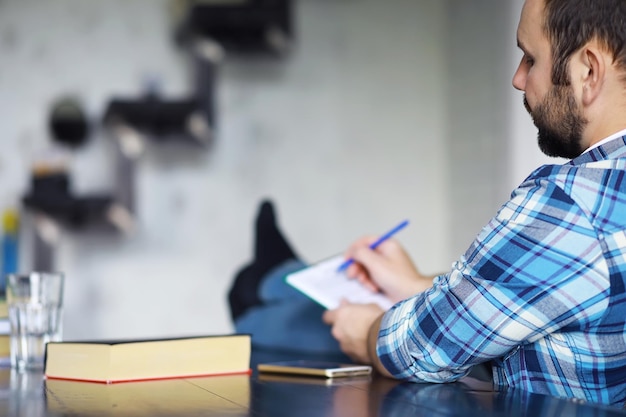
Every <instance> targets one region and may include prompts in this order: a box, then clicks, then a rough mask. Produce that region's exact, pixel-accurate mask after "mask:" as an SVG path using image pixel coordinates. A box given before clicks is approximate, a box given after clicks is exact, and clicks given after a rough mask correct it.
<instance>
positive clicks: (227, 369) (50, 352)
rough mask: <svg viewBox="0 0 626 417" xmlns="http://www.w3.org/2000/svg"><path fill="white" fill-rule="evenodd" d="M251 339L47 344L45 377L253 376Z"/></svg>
mask: <svg viewBox="0 0 626 417" xmlns="http://www.w3.org/2000/svg"><path fill="white" fill-rule="evenodd" d="M250 356H251V341H250V335H243V334H242V335H223V336H202V337H186V338H172V339H158V340H156V339H154V340H138V341H117V342H110V341H108V342H107V341H101V342H52V343H48V345H47V346H46V364H45V375H46V377H47V378H57V379H75V380H82V381H93V382H103V383H115V382H128V381H139V380H151V379H165V378H183V377H192V376H206V375H224V374H236V373H250Z"/></svg>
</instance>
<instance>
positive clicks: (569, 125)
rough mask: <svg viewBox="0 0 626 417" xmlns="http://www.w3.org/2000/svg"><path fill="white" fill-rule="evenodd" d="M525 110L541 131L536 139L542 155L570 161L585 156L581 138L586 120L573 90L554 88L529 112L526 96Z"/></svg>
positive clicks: (569, 88)
mask: <svg viewBox="0 0 626 417" xmlns="http://www.w3.org/2000/svg"><path fill="white" fill-rule="evenodd" d="M524 107H526V110H527V111H528V113H530V116H531V117H532V119H533V122H534V123H535V126H536V127H537V130H538V131H539V132H538V135H537V138H538V142H539V149H541V151H542V152H543V153H545V154H546V155H548V156H557V157H562V158H570V159H571V158H575V157H577V156H579V155H580V154H582V153H583V152H584V150H585V149H584V148H583V145H582V135H583V129H584V128H585V125H586V124H587V120H585V118H584V117H583V115H582V114H581V112H580V109H579V107H578V104H577V103H576V99H575V97H574V92H573V90H572V87H571V86H559V85H557V86H553V87H552V88H551V89H550V91H548V93H547V94H546V96H545V98H544V99H543V101H542V102H541V103H539V104H538V105H537V106H536V107H535V109H531V108H530V105H529V104H528V101H527V100H526V96H524Z"/></svg>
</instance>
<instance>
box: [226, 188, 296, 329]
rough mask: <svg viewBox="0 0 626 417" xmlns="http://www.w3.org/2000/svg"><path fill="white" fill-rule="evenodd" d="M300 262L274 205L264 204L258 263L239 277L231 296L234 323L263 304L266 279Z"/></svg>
mask: <svg viewBox="0 0 626 417" xmlns="http://www.w3.org/2000/svg"><path fill="white" fill-rule="evenodd" d="M296 258H297V256H296V254H295V253H294V252H293V250H292V249H291V247H290V246H289V244H288V243H287V241H286V240H285V238H284V237H283V235H282V233H281V232H280V230H279V229H278V225H277V224H276V216H275V214H274V208H273V206H272V203H271V202H270V201H268V200H265V201H263V202H262V203H261V205H260V206H259V211H258V214H257V218H256V222H255V240H254V259H253V260H252V262H251V263H249V264H248V265H246V266H245V267H243V268H242V269H241V270H240V271H239V272H238V273H237V274H236V276H235V280H234V282H233V286H232V287H231V289H230V291H229V293H228V302H229V306H230V313H231V317H232V319H233V321H234V320H236V319H237V318H238V317H239V316H240V315H241V314H243V313H244V312H245V311H246V310H247V309H248V308H250V307H252V306H255V305H259V304H261V299H260V298H259V286H260V284H261V281H262V280H263V278H264V277H265V275H266V274H267V273H268V272H269V271H270V270H271V269H272V268H274V267H276V266H278V265H280V264H281V263H283V262H284V261H286V260H289V259H296Z"/></svg>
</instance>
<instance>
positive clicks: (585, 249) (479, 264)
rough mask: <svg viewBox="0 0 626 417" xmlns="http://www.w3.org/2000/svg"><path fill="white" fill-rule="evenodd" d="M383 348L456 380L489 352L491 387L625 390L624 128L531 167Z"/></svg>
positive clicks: (397, 309)
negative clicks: (567, 156) (566, 157)
mask: <svg viewBox="0 0 626 417" xmlns="http://www.w3.org/2000/svg"><path fill="white" fill-rule="evenodd" d="M377 352H378V356H379V357H380V359H381V361H382V363H383V365H384V366H385V368H387V369H388V370H389V371H390V372H391V373H392V374H393V375H394V376H396V377H398V378H402V379H408V380H412V381H428V382H448V381H454V380H456V379H458V378H460V377H462V376H464V375H465V374H467V373H468V371H469V368H470V367H472V366H473V365H476V364H479V363H482V362H487V361H490V362H491V364H492V369H493V376H494V385H495V387H496V388H498V387H516V388H521V389H525V390H528V391H532V392H538V393H545V394H551V395H555V396H562V397H576V398H580V399H585V400H587V401H592V402H599V403H609V404H622V403H623V402H624V400H625V399H626V136H624V137H622V138H618V139H615V140H612V141H610V142H608V143H605V144H604V145H602V146H600V147H597V148H594V149H591V150H590V151H588V152H586V153H584V154H582V155H581V156H579V157H578V158H576V159H574V160H572V161H570V162H569V163H567V164H565V165H546V166H542V167H540V168H538V169H537V170H536V171H535V172H533V173H532V174H531V175H530V176H529V177H528V178H527V179H526V180H525V181H524V182H523V183H522V184H521V185H520V186H519V187H518V188H517V189H516V190H515V191H514V192H513V193H512V194H511V199H510V200H509V201H508V202H507V203H506V204H505V205H504V206H503V207H502V208H501V209H500V210H499V211H498V213H497V215H496V216H495V218H493V219H492V220H491V221H490V222H489V224H487V226H485V227H484V228H483V230H482V231H481V232H480V234H479V235H478V236H477V237H476V240H475V241H474V242H473V243H472V245H471V246H470V248H469V249H468V250H467V252H466V253H465V255H464V256H463V257H461V259H460V260H459V261H457V262H456V263H455V264H454V265H453V268H452V271H450V272H449V273H447V274H445V275H441V276H439V277H437V278H435V280H434V285H433V287H432V288H431V289H430V290H428V291H426V292H424V293H421V294H418V295H416V296H415V297H412V298H409V299H408V300H405V301H402V302H400V303H398V304H396V305H395V306H394V307H393V308H392V309H391V310H389V311H388V312H387V313H386V314H385V316H384V318H383V321H382V324H381V329H380V333H379V339H378V345H377Z"/></svg>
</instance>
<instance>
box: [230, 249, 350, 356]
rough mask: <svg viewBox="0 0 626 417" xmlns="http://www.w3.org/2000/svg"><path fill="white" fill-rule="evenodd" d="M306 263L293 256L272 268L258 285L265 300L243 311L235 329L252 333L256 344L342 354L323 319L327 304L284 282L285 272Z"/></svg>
mask: <svg viewBox="0 0 626 417" xmlns="http://www.w3.org/2000/svg"><path fill="white" fill-rule="evenodd" d="M305 267H306V265H305V264H304V263H303V262H301V261H298V260H295V259H291V260H288V261H285V262H283V263H282V264H280V265H279V266H277V267H275V268H274V269H272V270H271V271H269V272H268V274H267V275H266V276H265V278H264V279H263V281H262V282H261V285H260V288H259V297H260V298H261V301H262V302H263V304H261V305H257V306H254V307H251V308H249V309H248V310H247V311H246V312H245V313H243V314H242V315H241V316H240V317H239V318H238V319H237V320H236V321H235V329H236V331H237V332H238V333H249V334H251V335H252V344H253V345H254V346H257V347H262V348H267V349H278V350H287V351H296V352H303V353H313V354H323V355H340V356H343V354H342V353H341V349H339V343H337V341H336V340H335V339H334V338H333V337H332V335H331V334H330V327H329V326H328V325H326V324H325V323H324V322H323V321H322V314H323V313H324V311H325V310H324V308H323V307H322V306H320V305H319V304H317V303H315V302H314V301H312V300H311V299H310V298H308V297H306V296H305V295H303V294H302V293H301V292H299V291H298V290H296V289H295V288H293V287H292V286H290V285H289V284H287V283H286V282H285V276H286V275H288V274H290V273H292V272H295V271H298V270H300V269H302V268H305ZM346 360H347V357H346Z"/></svg>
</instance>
